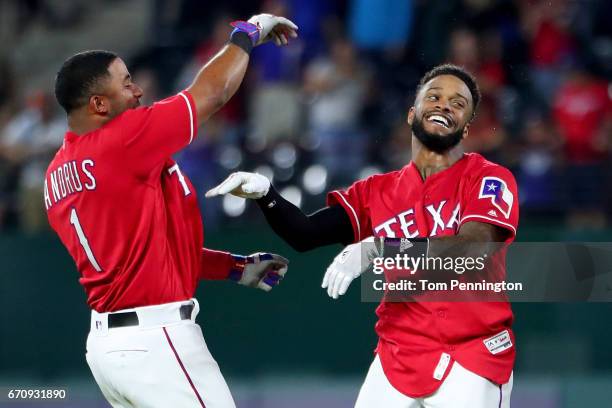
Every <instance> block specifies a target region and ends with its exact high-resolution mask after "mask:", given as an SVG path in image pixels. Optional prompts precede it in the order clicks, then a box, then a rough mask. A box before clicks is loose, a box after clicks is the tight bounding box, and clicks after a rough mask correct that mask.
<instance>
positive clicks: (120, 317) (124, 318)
mask: <svg viewBox="0 0 612 408" xmlns="http://www.w3.org/2000/svg"><path fill="white" fill-rule="evenodd" d="M194 307H195V305H194V304H193V302H192V303H190V304H188V305H182V306H181V307H180V309H179V313H180V315H181V320H190V319H191V312H193V308H194ZM138 324H139V321H138V314H137V313H136V312H119V313H109V314H108V328H109V329H113V328H116V327H128V326H138Z"/></svg>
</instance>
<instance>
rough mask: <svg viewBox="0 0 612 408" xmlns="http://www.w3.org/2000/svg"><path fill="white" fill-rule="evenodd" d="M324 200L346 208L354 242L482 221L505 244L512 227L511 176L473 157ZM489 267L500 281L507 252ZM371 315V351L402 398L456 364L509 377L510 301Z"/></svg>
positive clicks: (381, 179)
mask: <svg viewBox="0 0 612 408" xmlns="http://www.w3.org/2000/svg"><path fill="white" fill-rule="evenodd" d="M327 201H328V205H341V206H342V207H343V208H344V210H345V211H346V213H347V214H348V217H349V219H350V220H351V223H352V225H353V232H354V241H355V242H359V241H361V240H363V239H365V238H367V237H369V236H382V237H397V238H417V237H418V238H426V237H430V238H433V237H442V236H449V235H456V234H458V233H459V231H460V229H461V226H462V225H463V224H465V223H466V222H482V223H487V224H492V225H495V226H497V227H499V228H501V229H503V230H505V231H507V232H508V233H507V234H506V237H507V239H506V243H508V244H509V243H510V242H512V241H513V240H514V236H515V235H516V228H517V225H518V198H517V186H516V182H515V180H514V177H513V176H512V173H510V171H508V170H507V169H505V168H504V167H502V166H499V165H497V164H494V163H491V162H489V161H487V160H485V159H484V158H483V157H482V156H480V155H478V154H475V153H471V154H465V155H464V157H463V158H461V159H460V160H458V161H457V162H456V163H455V164H453V165H452V166H451V167H449V168H447V169H445V170H443V171H441V172H439V173H436V174H434V175H432V176H430V177H428V178H427V179H426V180H423V179H422V177H421V175H420V173H419V171H418V169H417V168H416V166H415V165H414V163H410V164H408V165H407V166H405V167H404V168H402V169H401V170H398V171H394V172H391V173H386V174H379V175H374V176H372V177H369V178H367V179H365V180H360V181H357V182H355V183H354V184H353V185H351V186H350V187H349V188H347V189H346V190H341V191H332V192H330V193H329V194H328V196H327ZM490 261H491V262H490V264H491V269H492V270H491V271H490V273H492V275H494V276H496V277H498V276H500V277H502V278H503V277H504V276H505V249H502V250H499V251H497V252H496V253H494V254H493V255H492V256H491V259H490ZM376 314H377V315H378V322H377V323H376V333H377V334H378V336H379V342H378V345H377V348H376V352H377V353H378V355H379V357H380V360H381V363H382V365H383V369H384V372H385V375H386V376H387V378H388V379H389V382H390V383H391V384H392V385H393V386H394V387H395V388H397V389H398V390H400V391H401V392H403V393H404V394H406V395H409V396H411V397H414V398H418V397H422V396H425V395H428V394H431V393H432V392H434V391H435V390H436V389H437V388H438V387H439V386H440V384H441V383H442V381H443V380H444V378H445V377H446V376H447V375H448V373H449V372H450V369H451V367H452V364H453V362H454V361H458V362H459V363H460V364H461V365H462V366H463V367H466V368H467V369H468V370H470V371H472V372H475V373H476V374H478V375H480V376H482V377H485V378H487V379H489V380H491V381H492V382H494V383H497V384H504V383H506V382H507V381H508V380H509V378H510V375H511V373H512V369H513V366H514V358H515V349H514V343H515V342H514V334H513V332H512V328H511V326H512V321H513V315H512V310H511V308H510V305H509V303H508V302H448V301H447V302H443V301H440V302H438V301H436V302H427V301H424V302H420V301H418V299H416V301H413V302H403V303H402V302H398V303H393V302H385V301H383V302H381V304H380V305H379V307H378V308H377V310H376ZM502 334H503V335H502ZM496 336H501V337H503V338H504V339H506V341H504V342H503V345H504V346H503V347H501V348H491V340H490V339H492V338H494V339H496V338H498V337H496ZM501 337H499V338H501ZM448 356H450V359H448ZM441 361H443V362H444V364H443V365H442V366H441V365H440V364H441ZM441 367H442V368H441Z"/></svg>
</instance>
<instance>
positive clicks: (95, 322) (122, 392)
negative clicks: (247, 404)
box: [86, 299, 235, 408]
mask: <svg viewBox="0 0 612 408" xmlns="http://www.w3.org/2000/svg"><path fill="white" fill-rule="evenodd" d="M190 302H194V308H193V311H192V312H191V316H190V318H189V316H188V317H187V318H185V316H183V317H182V318H181V314H180V307H181V306H182V305H185V304H189V303H190ZM132 311H134V312H136V314H137V316H138V324H137V325H133V326H129V327H116V328H109V327H108V316H109V314H108V313H97V312H95V311H93V312H92V318H91V330H90V332H89V336H88V338H87V354H86V357H87V363H88V364H89V367H90V368H91V372H92V373H93V376H94V378H95V379H96V382H97V383H98V385H99V387H100V389H101V390H102V393H103V394H104V396H105V397H106V399H107V400H108V402H109V403H110V404H111V405H112V406H113V407H114V408H156V407H166V408H167V407H176V408H183V407H190V408H191V407H198V408H203V407H206V408H233V407H235V404H234V400H233V398H232V395H231V394H230V391H229V389H228V387H227V384H226V383H225V380H224V378H223V376H222V375H221V371H220V370H219V366H218V365H217V362H216V361H215V360H214V358H213V357H212V356H211V354H210V352H209V351H208V347H206V342H205V341H204V337H203V335H202V330H201V329H200V326H199V325H197V324H196V323H195V317H196V315H197V314H198V312H199V306H198V303H197V301H196V300H195V299H192V300H191V301H187V302H174V303H167V304H163V305H156V306H147V307H139V308H135V309H128V310H125V311H123V310H122V311H118V312H132ZM183 319H184V320H183Z"/></svg>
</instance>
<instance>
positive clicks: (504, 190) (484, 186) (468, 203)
mask: <svg viewBox="0 0 612 408" xmlns="http://www.w3.org/2000/svg"><path fill="white" fill-rule="evenodd" d="M462 205H463V207H464V208H463V212H462V216H461V220H460V221H459V228H461V225H463V224H464V223H466V222H469V221H478V222H484V223H487V224H493V225H496V226H498V227H501V228H504V229H506V230H508V231H510V233H511V234H512V236H511V238H514V237H515V236H516V229H517V227H518V219H519V208H518V188H517V185H516V180H515V179H514V176H513V175H512V173H511V172H510V171H509V170H508V169H506V168H504V167H501V166H487V167H485V169H484V170H483V171H482V172H480V175H479V176H478V177H476V178H475V179H474V181H473V182H472V183H471V185H470V186H469V187H468V188H467V189H466V192H465V194H464V197H463V204H462Z"/></svg>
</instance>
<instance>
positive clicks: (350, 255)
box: [321, 237, 382, 299]
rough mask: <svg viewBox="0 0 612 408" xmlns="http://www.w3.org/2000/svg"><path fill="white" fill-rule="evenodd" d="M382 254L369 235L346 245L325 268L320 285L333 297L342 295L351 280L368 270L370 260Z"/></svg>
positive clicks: (336, 297)
mask: <svg viewBox="0 0 612 408" xmlns="http://www.w3.org/2000/svg"><path fill="white" fill-rule="evenodd" d="M381 255H382V249H381V248H380V246H377V245H376V244H375V242H374V237H369V238H366V239H364V240H363V241H361V242H358V243H356V244H351V245H348V246H347V247H346V248H344V249H343V250H342V251H341V252H340V253H339V254H338V255H337V256H336V257H335V258H334V261H333V262H332V264H331V265H330V266H329V267H328V268H327V271H326V272H325V276H323V283H322V284H321V287H322V288H323V289H325V288H327V294H328V295H329V297H331V298H333V299H338V297H339V296H341V295H344V294H345V293H346V290H347V289H348V287H349V285H350V284H351V282H352V281H353V280H354V279H355V278H357V277H359V276H360V275H361V274H362V273H364V272H365V271H367V270H368V268H369V267H370V264H371V263H372V260H373V259H374V258H376V257H378V256H381Z"/></svg>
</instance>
